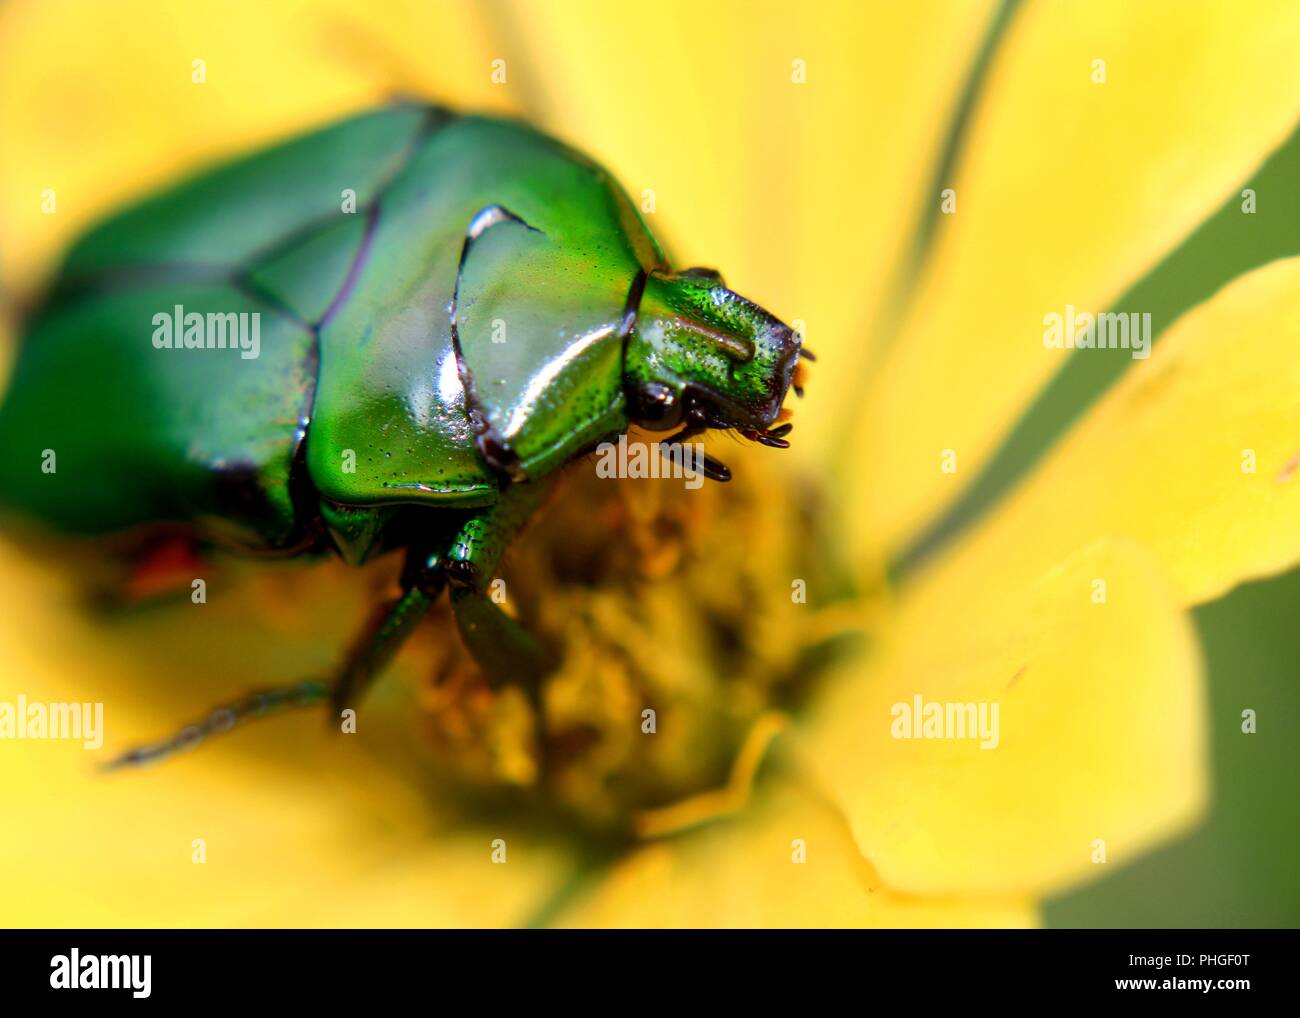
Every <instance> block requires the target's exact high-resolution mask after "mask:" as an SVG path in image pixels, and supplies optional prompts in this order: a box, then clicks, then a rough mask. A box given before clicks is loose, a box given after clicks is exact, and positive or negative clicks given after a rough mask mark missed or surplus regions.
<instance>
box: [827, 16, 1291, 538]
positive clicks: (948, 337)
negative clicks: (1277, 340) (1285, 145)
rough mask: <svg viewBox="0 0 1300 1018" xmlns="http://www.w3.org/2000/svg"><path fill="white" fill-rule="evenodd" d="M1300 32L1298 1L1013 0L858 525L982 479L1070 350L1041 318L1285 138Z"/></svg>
mask: <svg viewBox="0 0 1300 1018" xmlns="http://www.w3.org/2000/svg"><path fill="white" fill-rule="evenodd" d="M1298 49H1300V7H1298V6H1296V5H1295V4H1293V3H1288V2H1285V0H1282V2H1273V0H1265V2H1258V3H1239V4H1231V5H1228V4H1213V3H1207V4H1184V3H1178V2H1174V0H1160V2H1153V3H1140V4H1135V3H1129V2H1127V0H1096V2H1091V3H1088V4H1083V5H1066V4H1050V3H1043V4H1032V5H1026V6H1025V7H1024V8H1023V9H1022V10H1021V11H1020V12H1019V14H1018V15H1017V16H1016V18H1015V19H1014V20H1013V23H1012V25H1011V27H1010V30H1009V32H1008V35H1007V38H1006V40H1005V43H1004V47H1003V52H1002V53H1001V54H999V56H998V57H997V58H995V62H994V64H993V67H992V70H991V73H990V77H989V81H988V89H987V92H986V94H985V96H984V98H983V101H982V102H981V103H980V104H979V107H978V109H977V111H976V113H975V115H974V118H973V120H972V123H971V127H970V134H969V150H968V151H967V152H966V153H965V155H964V157H963V158H962V160H961V161H960V162H959V165H958V168H957V173H956V176H955V179H954V181H953V184H952V186H953V187H954V188H955V189H956V193H957V197H956V202H957V206H956V212H955V214H953V215H949V216H940V220H941V232H940V234H939V235H938V236H937V238H936V246H935V250H934V252H933V257H932V261H931V263H930V264H929V265H928V267H927V270H926V272H925V273H924V275H923V278H922V280H921V282H920V284H919V285H918V288H917V291H916V293H915V297H914V301H913V303H912V307H911V310H910V313H909V314H908V315H907V316H906V317H905V320H904V322H903V324H902V326H901V328H900V331H899V333H898V335H897V337H896V338H895V340H894V342H893V345H892V347H891V352H890V355H889V357H888V360H887V363H886V364H885V365H884V367H883V370H882V371H881V373H880V375H879V376H878V378H877V379H876V381H875V384H874V385H872V386H871V387H870V388H869V389H868V390H867V392H866V393H865V395H864V399H863V405H864V406H865V407H866V408H867V412H866V414H865V418H864V420H863V422H862V425H861V429H860V431H859V432H857V433H856V434H851V435H850V436H849V439H850V441H852V442H854V446H853V448H854V453H855V455H864V456H865V461H866V462H867V463H869V464H870V465H871V469H870V470H865V471H860V472H859V473H858V477H857V484H856V486H855V489H854V497H855V498H856V501H853V502H852V503H851V504H853V505H854V506H855V512H856V514H857V515H856V517H855V523H856V524H857V525H858V528H859V535H860V540H861V541H863V542H873V541H880V540H883V541H884V542H885V543H886V545H887V546H888V547H891V548H893V549H895V550H897V549H898V548H899V547H900V546H902V545H904V544H905V543H906V541H907V540H908V538H909V537H912V536H914V535H915V534H916V533H917V532H918V531H919V530H920V529H921V528H922V527H923V526H924V525H925V524H926V523H927V522H928V521H930V520H931V519H933V518H934V517H935V516H936V514H938V513H939V512H940V511H941V510H942V508H943V507H944V506H945V505H948V504H949V503H950V502H951V501H952V500H953V499H954V498H955V497H956V495H957V494H958V493H960V492H961V491H962V490H963V489H964V488H965V487H966V486H967V485H968V484H969V483H970V482H971V481H973V480H974V478H975V477H976V475H977V474H978V472H979V470H980V467H981V466H982V465H983V464H984V462H985V461H986V460H987V459H988V457H989V456H990V455H991V453H992V452H993V451H994V450H995V448H996V445H997V443H998V441H999V440H1000V439H1001V438H1002V437H1004V436H1005V434H1006V433H1007V432H1008V431H1009V429H1010V427H1011V426H1012V425H1013V423H1014V422H1015V421H1016V419H1017V418H1018V417H1019V415H1020V413H1021V412H1022V411H1023V410H1024V408H1025V407H1026V406H1027V405H1028V403H1029V401H1030V400H1031V399H1032V398H1033V396H1034V395H1035V393H1037V392H1038V390H1039V389H1040V388H1041V387H1042V385H1043V384H1044V383H1045V382H1046V380H1047V379H1048V378H1049V377H1050V376H1051V375H1052V374H1053V373H1054V372H1055V371H1056V370H1057V369H1058V368H1059V367H1060V366H1061V364H1062V360H1063V357H1064V356H1066V355H1067V354H1068V351H1064V350H1058V349H1048V348H1046V347H1045V345H1044V332H1045V327H1044V318H1045V316H1047V315H1048V314H1051V313H1057V314H1061V315H1064V314H1065V311H1066V307H1067V305H1073V306H1074V307H1075V308H1076V309H1077V310H1079V311H1087V312H1091V313H1097V312H1104V311H1108V310H1110V309H1111V304H1112V302H1113V301H1115V300H1116V299H1117V298H1119V297H1120V296H1121V295H1122V293H1123V292H1124V291H1125V289H1126V288H1127V287H1128V286H1129V285H1130V284H1131V283H1133V282H1134V281H1135V280H1136V279H1138V278H1140V277H1141V275H1142V274H1143V273H1145V272H1146V271H1148V270H1149V269H1150V268H1151V267H1152V266H1153V265H1155V264H1156V262H1157V261H1158V260H1159V259H1160V258H1161V257H1162V256H1163V255H1164V254H1165V253H1166V252H1168V251H1169V250H1171V249H1172V247H1174V246H1175V245H1176V244H1178V243H1179V242H1180V241H1181V240H1182V239H1183V238H1184V237H1186V236H1187V235H1188V233H1189V232H1190V231H1191V230H1192V229H1193V228H1194V227H1195V226H1196V225H1197V224H1198V223H1200V222H1201V220H1202V219H1204V218H1205V216H1206V215H1207V214H1208V213H1209V212H1210V211H1211V210H1212V209H1214V208H1216V207H1217V206H1218V205H1219V204H1220V203H1222V202H1223V201H1224V200H1225V199H1226V198H1228V197H1229V196H1230V195H1231V194H1232V193H1233V188H1234V187H1235V186H1238V185H1239V184H1240V182H1241V181H1242V180H1243V179H1244V178H1245V177H1246V176H1247V175H1248V174H1249V173H1250V171H1251V170H1253V169H1254V168H1255V167H1256V166H1257V165H1258V164H1259V163H1260V162H1261V161H1262V160H1263V158H1264V157H1265V156H1266V155H1267V154H1268V153H1269V152H1270V151H1271V150H1272V149H1273V148H1275V147H1276V146H1277V145H1278V144H1280V143H1281V142H1282V141H1283V139H1284V138H1285V136H1286V135H1287V133H1288V132H1289V131H1290V130H1291V129H1292V127H1293V126H1294V123H1295V117H1296V113H1297V109H1298V108H1300V107H1298V105H1297V98H1296V97H1297V95H1300V61H1297V60H1296V59H1295V58H1294V55H1295V53H1296V52H1297V50H1298ZM1099 60H1100V61H1104V62H1105V67H1104V73H1105V81H1104V83H1096V82H1095V81H1094V74H1095V73H1097V70H1095V69H1094V62H1095V61H1099ZM935 200H938V199H937V197H936V198H935ZM1125 310H1139V311H1140V310H1141V309H1140V308H1139V309H1125ZM946 450H951V454H952V456H951V457H950V458H949V459H948V460H945V451H946ZM953 457H955V472H954V471H953V470H952V469H951V467H952V466H953V465H954V463H953V460H952V458H953ZM945 467H948V468H949V469H948V470H947V471H945V469H944V468H945Z"/></svg>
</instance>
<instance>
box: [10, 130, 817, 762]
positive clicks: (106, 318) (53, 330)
mask: <svg viewBox="0 0 1300 1018" xmlns="http://www.w3.org/2000/svg"><path fill="white" fill-rule="evenodd" d="M802 356H804V357H807V356H808V354H807V352H806V351H805V352H803V354H802ZM800 357H801V351H800V341H799V337H798V335H797V334H796V333H794V332H793V331H792V330H791V329H790V328H789V327H787V326H786V325H784V324H782V323H781V322H780V321H778V320H777V319H776V318H775V317H773V316H772V315H770V314H769V313H767V312H766V311H764V310H763V309H761V308H759V307H758V306H756V305H755V304H753V303H751V302H750V301H748V300H745V299H744V298H742V297H740V296H738V295H736V294H734V293H732V292H731V291H730V290H728V289H726V287H725V285H724V284H723V282H722V279H721V277H720V276H719V275H718V274H717V273H715V272H711V271H709V270H701V269H696V270H687V271H685V272H680V273H674V272H672V271H670V270H669V269H668V267H667V265H666V263H665V260H664V256H663V253H662V252H661V250H660V248H659V246H658V244H657V243H656V242H655V240H654V238H653V237H652V236H651V235H650V233H649V232H648V231H647V229H646V227H645V225H644V223H643V222H642V221H641V219H640V217H639V216H638V214H637V212H636V210H635V209H634V208H633V206H632V204H631V202H630V201H629V200H628V198H627V196H626V195H625V194H624V192H623V191H622V190H621V189H620V188H619V187H618V185H617V184H616V183H615V182H614V181H613V180H612V179H611V178H610V177H609V175H608V174H607V173H606V172H605V171H604V170H602V169H601V168H600V167H599V166H597V165H596V164H594V163H593V162H591V161H590V160H589V159H587V158H586V157H584V156H582V155H580V154H578V153H576V152H574V151H572V150H571V149H569V148H566V147H565V146H563V145H561V144H559V143H558V142H556V141H554V140H553V139H551V138H549V137H547V136H545V135H543V134H541V133H539V132H538V131H536V130H534V129H532V128H530V127H528V126H526V125H524V124H522V123H518V122H513V121H507V120H501V119H494V118H488V117H478V116H457V115H455V114H453V113H451V112H449V111H447V110H445V109H443V108H439V107H431V106H422V105H398V106H393V107H389V108H385V109H382V110H379V111H375V112H370V113H366V114H362V115H359V116H356V117H353V118H351V119H348V120H345V121H343V122H341V123H338V124H336V125H333V126H330V127H327V128H325V129H322V130H318V131H315V132H313V133H310V134H307V135H304V136H302V137H299V138H296V139H294V140H291V141H289V142H287V143H285V144H282V145H280V146H277V147H275V148H273V149H270V150H266V151H263V152H260V153H257V154H254V155H252V156H250V157H247V158H244V159H241V160H238V161H236V162H233V163H230V164H228V165H225V166H222V167H220V168H217V169H215V170H211V171H209V172H207V173H204V174H203V175H201V176H199V177H197V178H195V179H193V180H190V181H189V182H187V183H184V184H182V185H180V186H179V187H176V188H174V189H172V190H170V191H167V192H166V193H164V194H161V195H159V196H157V197H154V198H151V199H149V200H147V201H145V202H143V203H142V204H139V205H137V206H135V207H133V208H130V209H128V210H126V211H124V212H121V213H120V214H118V215H116V216H115V217H113V218H111V219H109V220H108V221H106V222H105V223H103V224H101V225H100V226H99V227H97V228H96V229H94V230H93V231H91V232H90V233H89V234H87V235H86V236H84V237H83V238H82V239H81V240H80V241H79V242H78V243H77V244H76V245H75V246H74V247H73V249H72V250H71V252H70V253H69V255H68V256H67V259H66V261H65V263H64V265H63V267H62V271H61V273H60V276H59V278H58V280H57V281H56V283H55V284H54V286H53V287H52V288H51V290H50V293H49V295H48V297H47V299H46V300H45V302H44V304H43V305H42V306H41V308H40V309H39V310H38V311H37V312H36V313H35V314H34V315H33V316H32V318H31V320H30V322H29V324H28V327H27V328H26V335H25V337H24V340H23V342H22V345H21V347H20V350H19V355H18V359H17V363H16V365H15V368H14V371H13V374H12V378H11V384H10V387H9V391H8V395H7V398H6V400H5V402H4V404H3V406H2V407H0V506H2V507H3V508H4V509H5V510H6V511H8V512H10V513H11V514H20V515H25V516H28V517H32V518H35V519H36V520H38V521H39V522H40V523H42V524H44V525H45V526H47V527H50V528H53V529H54V530H55V531H56V532H58V533H62V534H75V535H86V536H109V535H121V534H124V533H126V534H148V533H151V532H153V531H155V530H157V529H158V528H159V527H160V526H167V527H171V528H173V529H174V528H176V527H178V526H179V527H182V528H184V529H185V530H186V532H188V533H190V534H192V536H193V537H194V538H195V539H196V540H198V541H201V542H204V543H206V544H211V545H216V546H222V547H226V548H229V549H232V550H235V551H237V552H243V553H251V554H277V555H305V554H313V553H322V552H330V551H332V552H334V553H337V554H338V555H339V556H341V557H342V558H343V559H344V560H346V561H347V562H349V563H358V564H359V563H361V562H364V561H366V560H367V559H368V558H371V557H372V556H374V555H376V554H379V553H382V552H384V551H388V550H392V549H403V550H404V551H405V553H406V555H407V558H406V565H405V568H404V570H403V574H402V594H401V596H400V598H399V599H398V600H397V601H396V602H394V603H393V604H392V605H387V606H383V607H382V608H380V609H378V610H377V612H376V615H375V618H374V619H373V620H372V621H371V622H370V624H369V627H368V629H367V630H366V633H365V635H364V637H363V638H362V639H360V640H358V641H357V644H356V649H355V650H354V651H353V652H352V653H351V654H350V655H349V657H348V659H347V660H346V661H345V662H344V663H343V664H342V666H341V668H340V670H339V672H338V674H337V675H336V676H334V677H333V679H332V680H331V681H330V682H317V681H308V682H301V683H298V684H296V685H291V686H286V687H284V688H283V689H282V690H278V691H272V692H268V693H262V694H258V695H256V696H254V697H251V698H249V699H246V700H244V701H240V702H239V703H237V704H233V705H230V706H228V707H224V708H221V709H219V710H217V711H215V712H213V714H212V715H211V716H210V717H209V718H208V719H206V720H205V721H204V722H202V723H200V724H198V725H193V726H190V727H189V728H187V729H186V730H185V731H183V732H182V733H181V734H180V735H179V736H177V737H176V738H174V739H171V740H168V741H167V742H165V743H160V744H158V745H155V746H151V747H145V748H143V749H140V750H137V751H134V752H133V753H131V754H128V755H127V757H125V758H123V759H124V761H125V762H132V763H135V762H142V761H144V760H148V759H153V758H155V757H157V756H161V755H163V754H164V753H166V752H169V751H170V750H172V749H175V748H177V747H178V746H181V745H186V744H189V743H192V742H194V741H195V740H196V739H197V738H199V737H201V736H202V735H203V734H204V733H205V732H208V731H211V730H218V729H223V728H226V727H229V726H230V725H232V724H233V723H234V722H235V721H237V720H239V719H240V718H242V717H244V716H246V715H249V714H259V713H265V712H266V711H267V710H269V709H270V708H272V707H275V706H279V705H283V704H287V703H306V702H317V701H320V700H325V699H329V700H331V701H332V703H333V704H334V706H335V707H343V706H346V705H348V704H350V703H352V702H354V700H355V698H356V697H357V696H358V694H359V693H360V692H361V691H362V690H363V689H364V687H365V685H366V684H367V682H368V681H369V680H370V679H371V678H373V676H374V675H375V674H376V672H378V671H379V670H380V669H381V668H382V667H383V666H384V665H385V664H386V663H387V662H388V660H389V659H390V658H391V657H392V655H393V653H394V652H395V651H396V649H397V648H398V647H399V646H400V644H401V642H402V640H403V639H404V638H405V636H406V635H407V634H408V633H409V632H410V630H411V628H412V627H413V626H414V625H415V623H416V622H418V621H419V619H420V618H421V617H422V616H423V615H424V614H425V612H426V611H427V610H428V608H429V607H430V605H431V604H432V603H433V601H434V600H435V599H436V598H438V597H439V596H440V594H441V592H442V591H443V589H444V588H445V587H447V586H450V588H451V597H452V600H453V605H454V608H455V615H456V619H457V623H458V626H459V628H460V631H461V634H462V637H463V638H464V640H465V643H466V645H467V647H468V648H469V650H470V651H471V653H472V654H473V655H474V656H475V658H476V659H477V661H478V662H479V663H480V665H481V666H482V668H483V669H484V672H485V674H487V675H488V676H489V678H490V679H492V680H493V681H497V682H505V681H518V682H523V683H527V684H530V685H532V686H535V685H536V684H537V683H538V682H539V680H540V678H541V677H542V676H543V675H544V674H545V672H546V671H547V669H548V668H549V666H550V662H549V661H548V660H547V655H546V652H545V650H544V648H543V647H542V646H541V645H540V643H539V641H537V640H536V639H535V638H534V637H533V636H532V635H531V634H530V633H528V632H527V631H526V630H525V629H524V628H523V627H522V626H520V625H519V624H518V623H517V622H515V621H514V620H513V619H512V618H510V617H509V616H508V615H506V614H505V613H504V612H503V611H501V609H500V608H499V607H498V606H497V605H496V604H495V603H493V601H492V600H491V598H490V597H488V596H487V591H488V584H489V582H490V580H491V578H492V574H493V572H494V570H495V568H496V565H497V563H498V561H499V560H500V558H501V556H502V554H503V552H504V551H505V549H506V547H507V545H508V544H509V542H510V541H511V540H512V538H513V536H514V535H515V534H516V533H517V531H518V530H519V528H520V527H521V526H522V525H523V523H524V522H525V521H526V519H527V518H528V516H529V515H530V513H531V512H532V511H533V510H534V509H535V508H536V507H537V505H538V504H539V502H540V501H541V499H542V497H543V496H544V495H545V493H546V491H547V489H548V488H549V487H550V486H551V483H552V481H553V479H554V478H555V476H556V473H557V470H558V468H560V467H562V466H563V465H564V464H566V463H568V462H570V461H572V460H574V459H575V458H577V457H580V456H582V455H584V454H586V453H588V452H589V451H590V450H591V449H592V448H593V447H594V446H596V444H597V443H599V442H601V441H603V440H607V439H609V438H610V437H612V436H614V435H617V434H619V433H622V432H624V431H625V430H626V429H627V428H628V427H629V426H630V425H632V424H637V425H641V426H643V427H645V428H648V429H651V430H655V431H667V430H673V431H675V434H674V435H673V436H671V437H670V438H669V439H668V440H667V445H668V447H669V448H678V447H680V443H681V442H683V441H684V440H685V439H686V438H689V437H692V436H694V435H697V434H699V433H700V432H701V431H703V430H704V429H709V428H724V429H734V430H736V431H738V432H740V433H742V434H744V435H746V436H747V437H749V438H751V439H754V440H757V441H760V442H763V443H765V444H768V445H775V446H783V445H785V444H786V443H785V440H784V437H783V436H784V434H785V433H786V432H787V431H788V430H789V425H779V426H776V421H777V418H778V413H779V411H780V409H781V405H782V402H783V400H784V398H785V394H786V392H787V390H788V389H789V388H790V386H791V384H792V380H793V378H794V375H795V370H796V366H797V365H798V362H799V360H800ZM701 469H702V471H703V472H704V473H705V474H706V475H707V476H710V477H713V478H714V479H721V480H725V479H726V477H727V476H728V475H727V472H726V468H725V467H724V466H723V465H722V464H720V463H718V462H717V461H715V460H712V459H711V458H707V457H706V458H705V459H704V461H703V463H702V467H701Z"/></svg>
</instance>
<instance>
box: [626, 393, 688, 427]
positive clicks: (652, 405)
mask: <svg viewBox="0 0 1300 1018" xmlns="http://www.w3.org/2000/svg"><path fill="white" fill-rule="evenodd" d="M635 403H636V405H635V406H634V407H633V417H634V418H635V419H636V422H637V423H638V424H640V425H641V426H642V427H644V428H649V429H650V430H651V431H667V430H668V429H670V428H675V427H677V425H678V424H680V423H681V420H682V401H681V400H680V399H678V398H677V393H675V392H673V390H672V389H670V388H669V387H668V386H666V385H664V384H662V383H661V382H647V383H646V384H645V385H643V386H641V387H639V388H638V389H637V390H636V399H635Z"/></svg>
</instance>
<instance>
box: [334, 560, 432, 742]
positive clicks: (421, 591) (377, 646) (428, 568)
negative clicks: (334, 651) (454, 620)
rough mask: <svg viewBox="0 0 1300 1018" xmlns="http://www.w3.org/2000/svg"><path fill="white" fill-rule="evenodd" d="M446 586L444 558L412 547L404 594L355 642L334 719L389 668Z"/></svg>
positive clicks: (341, 676) (337, 691)
mask: <svg viewBox="0 0 1300 1018" xmlns="http://www.w3.org/2000/svg"><path fill="white" fill-rule="evenodd" d="M444 586H446V576H445V573H444V572H443V568H442V559H441V556H438V555H429V554H424V553H419V552H416V551H414V550H412V551H411V552H410V553H409V554H408V555H407V559H406V567H405V568H404V569H403V571H402V595H401V596H400V597H399V598H398V599H397V600H396V601H392V602H390V603H389V604H386V605H381V606H380V607H379V608H377V609H376V610H375V613H374V614H373V615H372V616H371V619H370V622H369V623H368V624H367V625H366V627H365V628H364V629H363V630H362V631H361V633H360V634H359V636H358V637H357V639H356V640H355V641H354V642H353V644H352V648H351V650H349V652H348V655H347V658H346V659H345V660H344V663H343V667H342V669H340V671H339V673H338V678H337V679H336V680H335V681H334V685H333V687H332V689H331V693H330V706H331V707H332V708H333V711H332V715H333V718H337V717H338V716H339V714H340V713H341V712H342V711H343V710H345V709H347V708H349V707H353V708H355V706H356V703H357V702H358V701H359V700H360V698H361V697H362V696H363V695H364V694H365V691H366V690H367V689H368V688H369V686H370V683H371V682H373V681H374V680H375V678H377V677H378V676H379V674H380V673H381V672H382V671H383V670H384V669H385V668H387V667H388V664H389V662H390V661H392V660H393V657H394V655H396V653H397V652H398V650H400V649H401V647H402V644H404V643H405V642H406V638H407V637H408V636H410V635H411V631H412V630H413V629H414V628H415V626H416V625H417V624H418V623H419V621H420V620H421V619H423V618H424V616H425V615H427V614H428V613H429V609H430V608H431V607H433V603H434V602H435V601H436V600H438V597H439V595H441V594H442V589H443V587H444Z"/></svg>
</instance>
